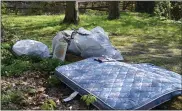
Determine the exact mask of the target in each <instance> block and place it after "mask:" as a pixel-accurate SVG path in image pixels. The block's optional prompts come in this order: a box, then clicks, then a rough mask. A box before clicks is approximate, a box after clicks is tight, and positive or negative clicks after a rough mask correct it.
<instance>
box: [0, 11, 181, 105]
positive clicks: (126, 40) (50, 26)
mask: <svg viewBox="0 0 182 111" xmlns="http://www.w3.org/2000/svg"><path fill="white" fill-rule="evenodd" d="M63 18H64V15H50V16H48V15H39V16H16V15H3V16H2V23H3V25H4V27H5V35H6V36H5V39H6V40H7V41H5V42H3V43H2V44H1V52H2V56H1V59H2V70H9V69H12V71H11V72H6V73H11V74H9V75H15V74H13V73H14V72H16V73H18V75H21V74H22V73H24V72H26V71H27V70H30V69H31V70H34V68H33V69H32V67H31V68H30V67H25V66H29V65H32V66H34V65H37V64H38V63H35V62H30V61H31V60H29V59H22V58H16V60H15V59H14V58H13V56H12V55H11V54H9V53H8V52H7V50H6V49H7V47H9V44H10V43H15V42H16V41H17V40H21V39H33V40H38V41H41V42H43V43H45V44H46V45H48V46H49V48H50V50H51V43H52V38H53V37H54V36H55V35H56V33H57V32H59V31H61V30H66V29H72V28H74V29H77V28H79V27H84V28H85V29H92V28H94V27H96V26H101V27H102V28H103V29H104V30H105V31H106V32H108V34H109V37H110V40H111V42H112V44H113V45H114V46H115V47H116V48H118V49H119V50H120V51H121V53H122V55H123V56H124V58H125V59H126V60H127V61H128V62H133V63H141V62H147V63H152V64H155V65H157V66H161V67H164V68H166V69H168V70H171V71H174V72H177V73H179V74H182V72H181V60H182V57H181V49H182V45H181V40H182V36H181V35H182V24H180V23H178V22H174V21H171V20H162V19H159V18H157V17H151V16H150V15H148V14H141V13H131V12H130V13H129V12H123V13H121V17H120V19H117V20H112V21H111V20H107V15H105V14H103V15H102V16H98V15H97V14H94V15H93V14H85V15H80V20H81V21H80V23H79V25H73V24H70V25H69V24H60V22H61V21H62V20H63ZM14 60H15V61H16V62H17V63H13V62H11V61H14ZM25 60H26V62H25ZM27 61H28V62H27ZM70 61H72V60H70ZM20 63H21V64H20ZM41 63H42V64H45V65H50V64H54V65H53V66H55V67H56V65H58V64H59V63H56V62H50V61H48V62H44V61H43V62H41ZM17 64H18V66H21V67H20V68H17V67H15V65H17ZM61 64H62V63H61ZM64 64H65V63H64ZM14 67H15V68H14ZM39 67H41V68H42V70H43V69H44V68H46V67H43V65H42V66H41V65H40V66H39ZM13 68H14V69H13ZM15 69H16V70H15ZM53 69H54V67H51V68H49V70H48V71H52V70H53ZM6 73H5V75H8V74H6ZM46 73H47V72H46ZM48 73H50V72H48ZM2 76H3V75H2ZM11 77H12V76H11ZM3 78H4V79H5V80H7V78H9V77H4V76H3ZM7 81H8V80H7ZM10 89H11V88H10ZM3 94H4V95H7V93H3ZM3 94H2V95H3ZM5 100H6V101H8V100H7V99H5ZM181 101H182V97H181V96H178V97H175V98H174V99H172V100H171V101H169V102H167V103H165V104H163V105H160V106H159V107H157V109H182V106H181V104H182V102H181ZM63 109H64V108H63Z"/></svg>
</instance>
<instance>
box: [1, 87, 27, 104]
mask: <svg viewBox="0 0 182 111" xmlns="http://www.w3.org/2000/svg"><path fill="white" fill-rule="evenodd" d="M22 100H24V96H23V93H22V92H21V91H12V90H11V91H10V90H8V91H7V92H6V93H2V94H1V104H2V105H6V104H9V103H15V104H18V103H20V101H22Z"/></svg>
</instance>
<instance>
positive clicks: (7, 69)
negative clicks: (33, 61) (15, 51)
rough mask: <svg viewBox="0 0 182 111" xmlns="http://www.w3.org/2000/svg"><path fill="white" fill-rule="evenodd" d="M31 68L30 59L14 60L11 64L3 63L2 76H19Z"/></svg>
mask: <svg viewBox="0 0 182 111" xmlns="http://www.w3.org/2000/svg"><path fill="white" fill-rule="evenodd" d="M29 68H30V62H29V61H21V60H13V63H12V64H10V65H7V66H5V65H3V66H2V69H1V74H2V76H12V75H14V76H18V75H20V74H22V72H23V71H26V70H28V69H29Z"/></svg>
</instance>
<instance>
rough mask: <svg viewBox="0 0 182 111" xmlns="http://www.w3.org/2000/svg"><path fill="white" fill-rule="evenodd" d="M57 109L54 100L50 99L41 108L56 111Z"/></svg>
mask: <svg viewBox="0 0 182 111" xmlns="http://www.w3.org/2000/svg"><path fill="white" fill-rule="evenodd" d="M55 108H56V103H55V102H54V101H53V100H52V99H48V100H46V101H45V102H44V104H43V105H42V106H41V110H54V109H55Z"/></svg>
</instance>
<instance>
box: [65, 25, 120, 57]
mask: <svg viewBox="0 0 182 111" xmlns="http://www.w3.org/2000/svg"><path fill="white" fill-rule="evenodd" d="M68 51H70V52H73V53H75V54H77V55H81V56H82V57H84V58H88V57H100V56H103V55H105V56H108V57H110V58H113V59H116V60H123V57H122V55H121V53H120V51H119V50H117V49H115V48H114V46H112V44H111V43H110V41H109V37H108V35H107V34H106V33H105V32H104V30H103V28H101V27H96V28H94V29H92V30H91V31H88V30H86V29H84V28H82V27H81V28H79V29H78V31H77V33H76V34H75V35H74V39H72V40H71V42H70V45H69V47H68Z"/></svg>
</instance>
